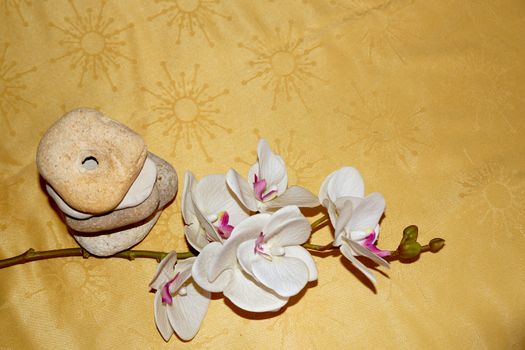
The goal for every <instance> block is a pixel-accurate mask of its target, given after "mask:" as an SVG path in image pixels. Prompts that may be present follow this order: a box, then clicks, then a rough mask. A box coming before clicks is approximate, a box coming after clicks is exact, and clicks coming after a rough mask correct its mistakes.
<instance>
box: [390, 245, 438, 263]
mask: <svg viewBox="0 0 525 350" xmlns="http://www.w3.org/2000/svg"><path fill="white" fill-rule="evenodd" d="M430 251H431V249H430V245H429V244H426V245H422V246H421V251H420V252H419V254H418V256H419V255H420V254H423V253H425V252H430ZM386 259H387V260H397V259H402V258H401V256H400V254H399V251H397V250H392V251H390V255H388V256H387V257H386Z"/></svg>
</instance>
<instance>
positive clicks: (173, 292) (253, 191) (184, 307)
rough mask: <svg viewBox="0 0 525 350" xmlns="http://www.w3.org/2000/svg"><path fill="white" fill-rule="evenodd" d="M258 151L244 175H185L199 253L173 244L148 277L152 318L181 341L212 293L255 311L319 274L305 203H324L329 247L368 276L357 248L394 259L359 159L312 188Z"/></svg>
mask: <svg viewBox="0 0 525 350" xmlns="http://www.w3.org/2000/svg"><path fill="white" fill-rule="evenodd" d="M257 155H258V160H257V162H256V163H255V164H253V165H252V166H251V168H250V169H249V171H248V177H247V179H246V178H244V177H242V176H241V175H240V174H239V173H237V172H236V171H235V170H233V169H230V170H229V171H228V173H227V174H226V175H208V176H205V177H204V178H202V179H200V180H197V179H196V178H195V176H194V175H193V174H192V173H191V172H187V173H186V174H185V178H184V190H183V193H182V216H183V219H184V223H185V226H184V234H185V236H186V239H187V241H188V242H189V244H190V245H191V246H192V247H193V248H194V249H195V250H196V251H198V252H199V255H198V256H197V257H193V258H189V259H186V260H183V261H180V262H177V255H176V253H175V252H171V253H170V254H168V255H167V256H166V257H165V258H164V259H163V260H162V262H161V263H160V265H159V267H158V269H157V273H156V275H155V277H154V279H153V281H152V282H151V284H150V287H151V288H153V289H154V290H156V295H155V307H154V310H155V322H156V324H157V328H158V329H159V331H160V333H161V335H162V337H163V338H164V340H166V341H168V340H169V339H170V337H171V335H172V334H173V333H174V332H175V333H176V334H177V335H178V336H179V337H180V338H181V339H183V340H190V339H192V338H193V337H194V336H195V335H196V333H197V331H198V330H199V328H200V325H201V322H202V320H203V319H204V316H205V314H206V311H207V308H208V305H209V302H210V296H211V293H222V294H223V295H224V297H225V298H227V299H229V300H230V301H231V302H232V303H233V304H234V305H236V306H237V307H239V308H241V309H243V310H246V311H249V312H271V311H277V310H279V309H281V308H282V307H283V306H285V305H286V304H287V302H288V300H289V298H290V297H292V296H294V295H296V294H298V293H299V292H300V291H301V290H302V289H303V288H305V286H306V284H307V283H308V282H310V281H315V280H316V279H317V273H318V272H317V267H316V264H315V261H314V259H313V258H312V256H311V255H310V253H309V251H308V250H307V249H305V248H304V247H303V246H302V245H303V244H304V243H306V242H307V241H308V240H309V238H310V235H311V231H312V227H311V226H310V223H309V222H308V220H307V219H306V218H305V217H304V215H303V214H302V213H301V211H300V209H299V208H304V207H308V208H313V207H317V206H319V205H322V206H323V207H324V208H326V211H327V212H328V216H329V219H330V222H331V225H332V226H333V229H334V232H335V237H334V241H333V246H334V247H339V249H340V251H341V253H342V254H343V255H344V256H345V257H346V258H347V259H348V260H349V261H350V262H351V263H352V264H354V265H355V266H356V267H357V268H358V269H359V270H360V272H362V273H363V274H364V275H365V276H366V277H367V278H368V279H369V280H370V281H371V282H372V283H374V284H375V283H376V279H375V277H374V275H373V274H372V273H371V272H370V270H369V269H367V268H366V266H365V265H364V264H363V263H362V262H361V261H360V260H359V259H357V257H359V256H362V257H365V258H368V259H370V260H372V261H373V262H374V263H376V264H378V265H381V266H384V267H387V268H388V267H389V264H388V262H387V261H386V260H385V257H387V256H388V255H390V254H391V252H390V251H387V250H381V249H379V248H377V246H376V243H377V239H378V237H379V232H380V227H379V220H380V218H381V216H382V215H383V212H384V210H385V200H384V198H383V196H382V195H381V194H380V193H370V194H368V195H365V187H364V182H363V179H362V177H361V175H360V174H359V172H358V171H357V170H356V169H355V168H352V167H343V168H341V169H339V170H337V171H335V172H333V173H331V174H330V175H328V177H327V178H326V179H325V180H324V182H323V183H322V185H321V188H320V191H319V195H318V196H315V195H314V194H312V193H311V192H310V191H308V190H307V189H305V188H303V187H300V186H295V185H294V186H288V176H287V172H286V166H285V162H284V160H283V159H282V158H281V157H280V156H279V155H276V154H274V153H273V152H272V150H271V149H270V146H269V144H268V143H267V141H266V140H264V139H262V140H260V141H259V144H258V149H257ZM411 234H412V235H411V236H410V234H407V235H406V239H405V241H403V242H402V246H403V247H404V248H406V249H405V250H407V249H408V250H411V249H412V250H413V249H414V246H415V245H418V244H417V242H416V241H415V240H414V234H413V230H412V231H411ZM415 238H416V239H417V233H416V236H415ZM416 248H417V247H416Z"/></svg>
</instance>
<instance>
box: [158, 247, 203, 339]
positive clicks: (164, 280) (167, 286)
mask: <svg viewBox="0 0 525 350" xmlns="http://www.w3.org/2000/svg"><path fill="white" fill-rule="evenodd" d="M195 259H196V258H189V259H185V260H183V261H181V262H179V263H177V253H175V252H170V253H169V254H168V255H167V256H166V257H165V258H164V259H162V261H161V262H160V264H159V266H158V267H157V272H156V273H155V276H154V277H153V280H152V281H151V283H150V287H151V288H152V289H155V290H156V292H155V304H154V310H155V324H156V325H157V328H158V330H159V332H160V334H161V335H162V338H164V340H165V341H168V340H169V339H170V338H171V335H172V334H173V331H175V333H177V335H178V336H179V337H180V338H181V339H182V340H190V339H192V338H193V337H194V336H195V335H196V334H197V332H198V330H199V328H200V325H201V323H202V320H203V319H204V316H205V315H206V312H207V311H208V305H209V303H210V293H209V292H207V291H204V290H202V289H201V288H200V287H199V286H198V285H196V284H195V283H194V282H193V281H192V279H191V269H192V266H193V263H194V262H195Z"/></svg>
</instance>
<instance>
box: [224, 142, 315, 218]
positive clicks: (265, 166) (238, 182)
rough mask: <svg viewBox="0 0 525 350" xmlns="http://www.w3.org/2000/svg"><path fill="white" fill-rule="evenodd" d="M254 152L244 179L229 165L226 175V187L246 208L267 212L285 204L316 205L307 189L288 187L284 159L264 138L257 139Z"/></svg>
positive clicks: (313, 196)
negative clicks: (246, 176) (255, 154)
mask: <svg viewBox="0 0 525 350" xmlns="http://www.w3.org/2000/svg"><path fill="white" fill-rule="evenodd" d="M257 155H258V161H257V162H256V163H255V164H254V165H252V166H251V168H250V170H249V171H248V181H246V180H245V179H244V178H243V177H242V176H241V175H239V173H237V172H236V171H235V170H233V169H230V170H229V171H228V173H227V175H226V182H227V183H228V186H229V188H230V189H231V190H232V192H233V193H234V194H235V195H236V196H237V198H238V199H239V201H240V202H241V203H242V204H243V205H244V206H245V207H246V208H248V209H249V210H251V211H260V212H267V211H274V210H276V209H278V208H282V207H284V206H287V205H297V206H299V207H316V206H318V205H319V200H318V199H317V198H316V197H315V195H314V194H312V193H311V192H310V191H308V190H307V189H305V188H303V187H300V186H291V187H288V175H287V173H286V165H285V164H284V160H283V159H282V158H281V157H280V156H278V155H276V154H274V153H273V152H272V150H271V149H270V146H269V145H268V142H266V140H264V139H261V140H260V141H259V145H258V147H257Z"/></svg>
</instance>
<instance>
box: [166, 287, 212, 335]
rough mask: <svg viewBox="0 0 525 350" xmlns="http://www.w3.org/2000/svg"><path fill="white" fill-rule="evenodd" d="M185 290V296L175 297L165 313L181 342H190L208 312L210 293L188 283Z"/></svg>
mask: <svg viewBox="0 0 525 350" xmlns="http://www.w3.org/2000/svg"><path fill="white" fill-rule="evenodd" d="M185 288H186V295H176V296H175V297H174V298H173V303H172V304H171V305H167V307H166V313H167V314H168V319H169V321H170V324H171V327H172V328H173V330H174V331H175V333H177V335H178V336H179V337H180V338H181V339H182V340H190V339H192V338H193V337H195V335H196V334H197V332H198V331H199V328H200V326H201V323H202V320H203V319H204V316H205V315H206V312H207V311H208V305H209V303H210V293H209V292H206V291H204V290H202V289H201V288H199V287H198V286H197V285H195V284H193V283H189V284H188V285H186V286H185Z"/></svg>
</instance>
